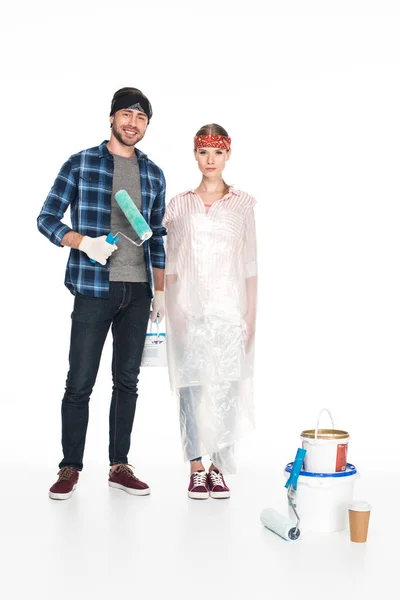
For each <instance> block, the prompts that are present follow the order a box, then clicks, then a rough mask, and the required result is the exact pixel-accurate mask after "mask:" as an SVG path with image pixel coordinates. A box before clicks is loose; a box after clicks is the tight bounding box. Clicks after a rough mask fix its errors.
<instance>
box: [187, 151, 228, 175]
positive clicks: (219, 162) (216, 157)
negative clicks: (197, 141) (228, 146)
mask: <svg viewBox="0 0 400 600" xmlns="http://www.w3.org/2000/svg"><path fill="white" fill-rule="evenodd" d="M230 155H231V151H230V150H221V149H220V148H196V150H195V151H194V157H195V159H196V160H197V164H198V166H199V169H200V171H201V172H202V173H203V175H205V177H216V176H218V175H221V173H222V171H223V170H224V169H225V163H226V161H227V160H229V157H230Z"/></svg>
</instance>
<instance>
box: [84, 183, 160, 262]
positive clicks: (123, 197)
mask: <svg viewBox="0 0 400 600" xmlns="http://www.w3.org/2000/svg"><path fill="white" fill-rule="evenodd" d="M114 197H115V200H116V202H117V204H118V206H119V207H120V209H121V210H122V212H123V213H124V215H125V217H126V218H127V219H128V221H129V223H130V224H131V226H132V229H133V230H134V231H135V232H136V233H137V235H138V237H139V239H140V240H141V241H140V243H139V244H138V243H137V242H135V241H134V240H131V238H129V237H128V236H127V235H125V234H124V233H122V232H121V231H118V232H117V233H116V234H115V235H113V234H112V233H111V232H110V233H109V234H108V235H107V237H106V242H108V243H109V244H116V243H117V242H118V239H119V238H118V235H122V236H123V237H124V238H126V239H127V240H129V241H130V242H132V244H135V246H141V245H142V244H143V242H145V241H146V240H148V239H149V238H151V236H152V235H153V232H152V230H151V229H150V227H149V226H148V224H147V222H146V221H145V219H144V218H143V216H142V214H141V212H140V211H139V209H138V207H137V206H136V204H135V203H134V201H133V200H132V198H131V197H130V195H129V194H128V192H127V191H126V190H119V191H118V192H117V193H116V194H115V196H114ZM90 262H92V263H95V262H96V261H95V260H93V259H90Z"/></svg>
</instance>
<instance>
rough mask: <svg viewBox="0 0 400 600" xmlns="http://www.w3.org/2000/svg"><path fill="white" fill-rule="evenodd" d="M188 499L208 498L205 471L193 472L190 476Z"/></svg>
mask: <svg viewBox="0 0 400 600" xmlns="http://www.w3.org/2000/svg"><path fill="white" fill-rule="evenodd" d="M188 496H189V498H194V499H196V500H206V498H208V496H209V491H208V485H207V473H206V472H205V471H195V472H194V473H192V474H191V476H190V481H189V487H188Z"/></svg>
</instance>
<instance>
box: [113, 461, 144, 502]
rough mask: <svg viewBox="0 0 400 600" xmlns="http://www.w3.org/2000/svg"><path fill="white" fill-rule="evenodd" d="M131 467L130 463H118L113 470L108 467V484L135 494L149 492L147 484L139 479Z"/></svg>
mask: <svg viewBox="0 0 400 600" xmlns="http://www.w3.org/2000/svg"><path fill="white" fill-rule="evenodd" d="M132 469H133V467H131V466H130V465H118V467H117V468H116V469H115V471H112V470H111V469H110V475H109V478H108V485H109V486H110V487H114V488H118V489H119V490H124V492H127V493H128V494H134V495H135V496H147V494H150V488H149V486H148V485H147V483H144V481H140V479H138V478H137V477H136V476H135V475H134V474H133V471H132Z"/></svg>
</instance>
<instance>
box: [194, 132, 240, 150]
mask: <svg viewBox="0 0 400 600" xmlns="http://www.w3.org/2000/svg"><path fill="white" fill-rule="evenodd" d="M194 147H195V149H196V148H221V150H229V149H230V147H231V138H230V137H229V136H227V135H214V134H212V133H209V134H208V135H196V136H195V138H194Z"/></svg>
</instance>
